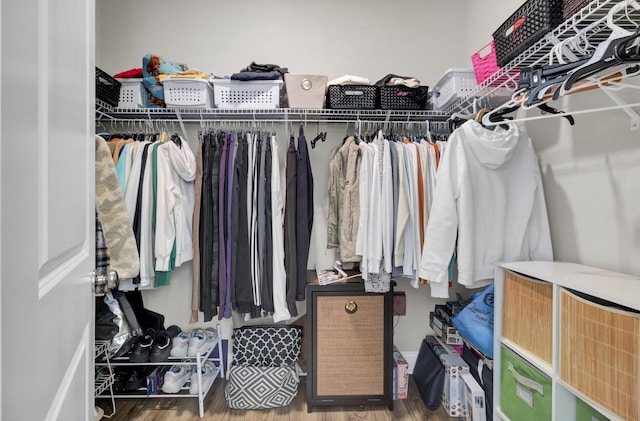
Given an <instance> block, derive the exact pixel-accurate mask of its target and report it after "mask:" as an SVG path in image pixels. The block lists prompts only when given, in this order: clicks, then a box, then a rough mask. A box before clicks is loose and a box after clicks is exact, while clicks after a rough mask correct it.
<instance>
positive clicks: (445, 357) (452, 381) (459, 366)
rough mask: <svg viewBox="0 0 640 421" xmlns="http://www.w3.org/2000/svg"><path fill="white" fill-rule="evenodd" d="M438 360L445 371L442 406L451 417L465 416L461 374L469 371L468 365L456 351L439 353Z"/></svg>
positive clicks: (465, 407)
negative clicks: (454, 352) (453, 352)
mask: <svg viewBox="0 0 640 421" xmlns="http://www.w3.org/2000/svg"><path fill="white" fill-rule="evenodd" d="M440 361H441V362H442V365H444V371H445V377H444V390H443V392H442V406H444V409H445V410H446V411H447V414H449V416H451V417H466V416H467V405H466V401H465V396H464V380H462V377H461V376H462V374H464V373H469V366H468V365H467V363H466V362H464V360H463V359H462V357H461V356H460V355H459V354H457V353H456V354H441V355H440Z"/></svg>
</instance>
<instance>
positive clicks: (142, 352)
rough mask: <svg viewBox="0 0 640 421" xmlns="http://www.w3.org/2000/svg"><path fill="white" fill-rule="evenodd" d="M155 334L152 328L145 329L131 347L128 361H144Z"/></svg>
mask: <svg viewBox="0 0 640 421" xmlns="http://www.w3.org/2000/svg"><path fill="white" fill-rule="evenodd" d="M155 336H156V331H155V330H154V329H147V331H146V332H145V334H144V336H143V337H142V338H140V340H139V341H138V342H137V343H136V344H135V346H134V347H133V351H131V356H130V357H129V361H130V362H132V363H146V362H148V361H149V356H150V355H151V347H152V346H153V342H154V339H155Z"/></svg>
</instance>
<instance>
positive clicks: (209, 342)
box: [170, 328, 217, 357]
mask: <svg viewBox="0 0 640 421" xmlns="http://www.w3.org/2000/svg"><path fill="white" fill-rule="evenodd" d="M216 338H217V332H216V330H215V329H214V328H207V329H201V328H196V329H194V330H193V331H191V332H180V333H179V334H178V335H177V336H176V337H175V338H173V341H172V342H173V343H172V347H171V352H170V354H171V356H172V357H195V356H196V354H206V352H207V351H208V350H209V349H210V348H211V347H212V346H213V344H214V343H215V341H216Z"/></svg>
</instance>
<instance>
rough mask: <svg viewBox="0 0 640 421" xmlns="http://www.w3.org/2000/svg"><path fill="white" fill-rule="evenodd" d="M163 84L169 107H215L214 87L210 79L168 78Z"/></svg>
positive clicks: (165, 100) (165, 99)
mask: <svg viewBox="0 0 640 421" xmlns="http://www.w3.org/2000/svg"><path fill="white" fill-rule="evenodd" d="M162 85H163V87H164V102H165V104H167V108H213V88H212V87H211V84H210V83H209V81H208V80H205V79H191V78H167V79H163V80H162Z"/></svg>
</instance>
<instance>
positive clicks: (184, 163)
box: [163, 138, 196, 181]
mask: <svg viewBox="0 0 640 421" xmlns="http://www.w3.org/2000/svg"><path fill="white" fill-rule="evenodd" d="M180 144H181V145H182V147H180V146H178V145H176V144H175V143H173V142H171V141H168V142H166V143H165V144H164V145H163V146H164V147H166V148H167V149H166V150H167V155H168V156H169V161H170V162H171V167H172V168H173V169H174V171H175V172H176V173H177V174H178V175H179V176H180V177H181V178H182V179H183V180H184V181H193V180H194V179H195V178H196V159H195V157H194V156H193V152H191V148H190V147H189V145H187V142H185V141H184V139H182V138H180Z"/></svg>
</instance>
